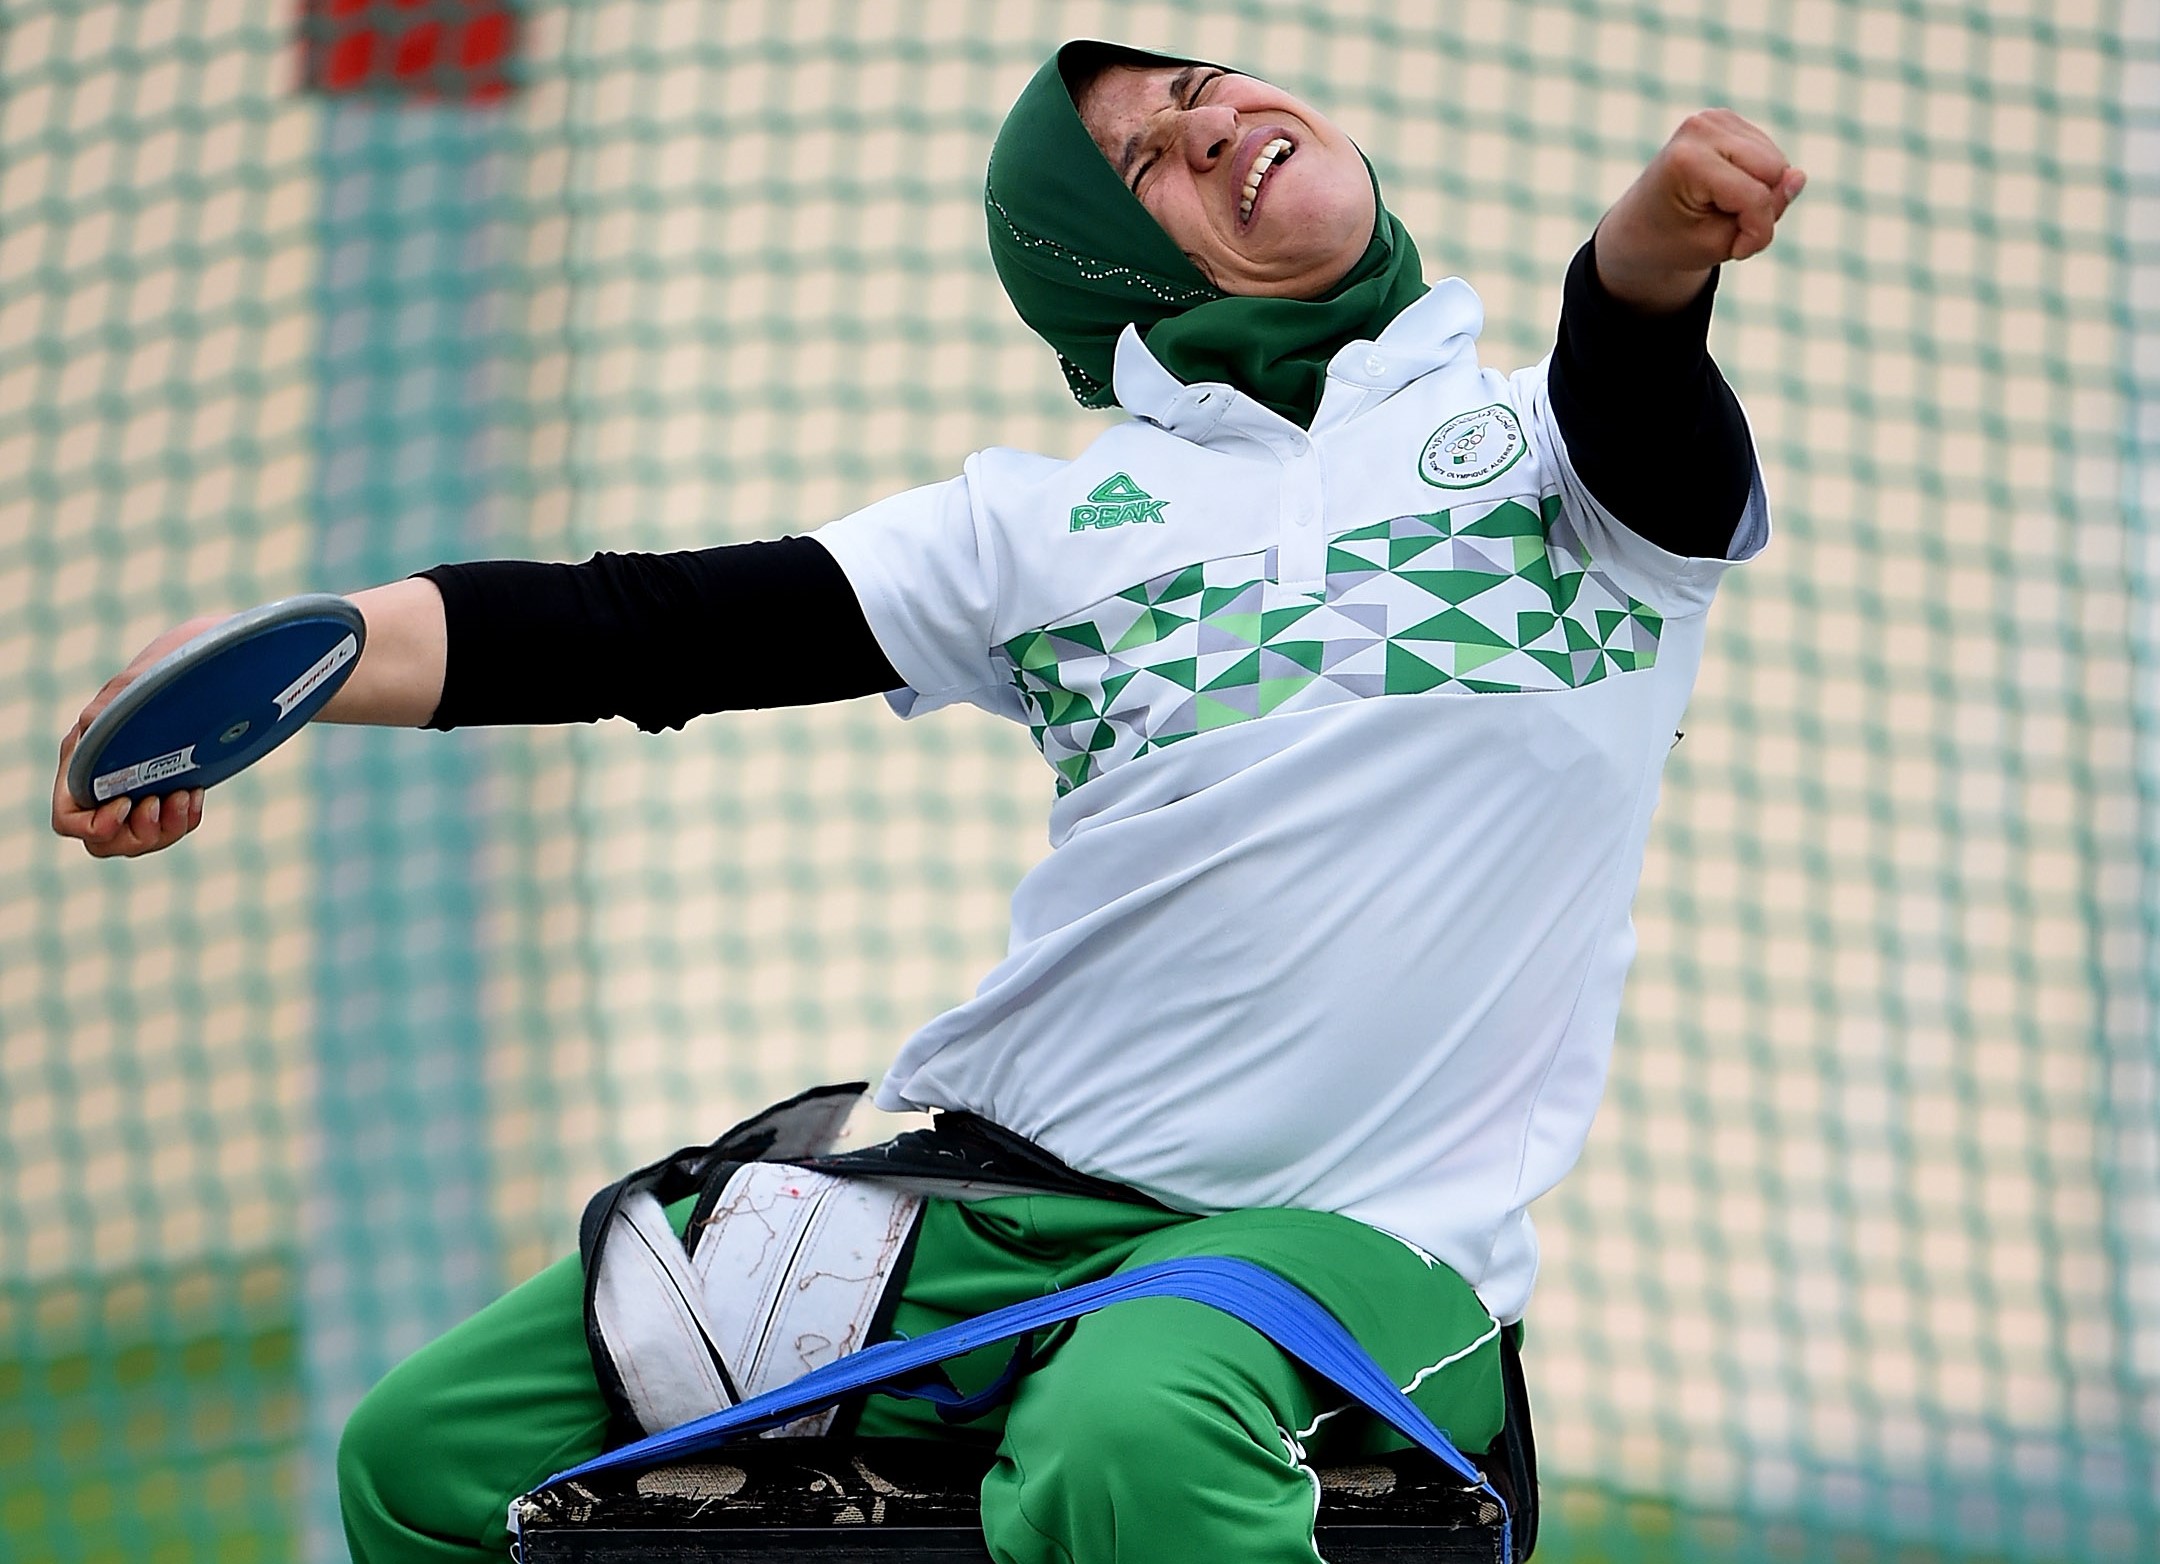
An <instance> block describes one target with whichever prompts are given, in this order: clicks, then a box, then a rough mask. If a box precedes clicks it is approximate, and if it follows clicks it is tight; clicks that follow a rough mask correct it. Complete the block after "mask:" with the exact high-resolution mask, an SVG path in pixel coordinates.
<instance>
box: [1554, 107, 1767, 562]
mask: <svg viewBox="0 0 2160 1564" xmlns="http://www.w3.org/2000/svg"><path fill="white" fill-rule="evenodd" d="M1804 183H1805V176H1804V175H1803V174H1802V173H1801V172H1800V171H1799V170H1798V169H1796V168H1793V167H1791V166H1790V165H1789V164H1788V163H1786V161H1785V158H1784V154H1783V153H1781V152H1779V151H1778V149H1777V147H1776V146H1775V144H1774V143H1772V142H1771V141H1770V138H1769V137H1767V136H1765V135H1764V134H1763V133H1762V132H1761V131H1760V130H1758V129H1756V127H1754V126H1753V125H1750V124H1749V123H1748V122H1747V121H1746V120H1744V119H1742V118H1740V116H1739V115H1737V114H1734V113H1732V112H1731V111H1730V110H1727V109H1711V110H1706V111H1704V112H1703V113H1701V114H1697V115H1693V116H1691V117H1690V118H1689V119H1688V120H1687V121H1686V122H1685V123H1684V124H1683V125H1682V126H1681V127H1680V129H1679V130H1678V131H1677V132H1675V134H1674V136H1673V138H1672V140H1671V141H1670V142H1668V143H1667V144H1666V146H1665V148H1664V149H1663V150H1662V151H1661V152H1659V153H1658V155H1657V157H1655V158H1654V159H1652V160H1651V163H1650V165H1649V167H1648V168H1646V169H1644V170H1643V173H1642V176H1641V177H1640V178H1638V179H1637V180H1636V181H1635V183H1634V184H1633V185H1632V186H1630V187H1629V189H1628V191H1627V193H1626V194H1624V195H1623V196H1621V198H1620V199H1619V200H1618V201H1617V202H1615V203H1614V204H1613V207H1612V210H1611V211H1609V212H1607V213H1606V214H1605V218H1604V220H1603V221H1602V222H1600V223H1599V224H1598V228H1597V232H1596V233H1595V234H1594V235H1593V236H1592V237H1591V239H1590V242H1588V243H1587V244H1585V245H1584V246H1583V247H1582V249H1581V250H1580V251H1579V252H1578V253H1577V254H1576V257H1575V261H1574V264H1573V265H1571V266H1570V267H1569V268H1568V275H1567V284H1566V287H1565V290H1564V292H1563V295H1562V304H1561V311H1560V332H1559V338H1558V340H1557V342H1556V343H1555V344H1554V347H1553V356H1552V365H1551V370H1550V374H1549V385H1550V389H1551V395H1552V407H1553V415H1554V417H1555V418H1556V419H1557V420H1558V421H1559V424H1560V431H1561V434H1562V436H1563V437H1564V438H1565V439H1566V441H1567V447H1568V455H1569V457H1570V459H1571V460H1572V461H1573V463H1574V465H1575V470H1576V473H1577V474H1578V475H1579V476H1580V477H1581V479H1582V481H1583V483H1584V485H1585V486H1586V487H1587V488H1588V489H1589V490H1590V492H1591V494H1592V495H1594V496H1595V497H1596V498H1597V500H1598V503H1599V504H1601V505H1603V506H1604V507H1605V508H1606V509H1607V510H1609V511H1611V512H1612V514H1613V515H1614V517H1616V518H1617V519H1618V520H1619V521H1620V522H1621V524H1622V525H1624V526H1626V527H1627V528H1628V529H1629V530H1630V531H1632V532H1634V533H1636V534H1637V535H1638V536H1640V537H1643V538H1646V539H1648V540H1649V541H1650V542H1652V543H1655V544H1657V545H1658V546H1659V547H1660V548H1663V549H1665V550H1667V551H1668V552H1670V553H1674V554H1680V555H1686V556H1694V557H1703V556H1709V557H1718V556H1722V555H1723V554H1724V553H1725V551H1726V549H1727V547H1728V546H1729V544H1730V543H1731V540H1732V535H1733V528H1734V524H1735V523H1736V522H1737V521H1738V520H1739V519H1740V516H1741V514H1742V512H1743V510H1744V509H1745V507H1746V504H1747V498H1748V493H1749V489H1750V486H1751V484H1752V483H1753V479H1754V472H1755V452H1754V448H1753V445H1752V444H1751V442H1750V441H1749V439H1748V432H1747V420H1746V418H1745V417H1744V416H1743V415H1742V414H1741V411H1740V404H1739V402H1738V401H1737V400H1736V399H1735V398H1734V396H1733V394H1732V390H1731V388H1730V387H1729V386H1727V385H1726V383H1725V379H1724V377H1723V376H1722V375H1721V374H1719V373H1718V368H1717V365H1716V364H1715V363H1714V362H1713V361H1712V360H1711V357H1710V351H1709V331H1710V309H1711V303H1712V301H1713V299H1714V298H1715V296H1716V292H1717V268H1718V267H1719V266H1720V265H1721V264H1723V263H1724V262H1725V261H1728V260H1744V259H1745V258H1746V257H1748V256H1750V255H1753V254H1755V253H1757V252H1758V251H1760V250H1761V249H1762V248H1763V247H1764V246H1765V245H1767V244H1768V243H1769V242H1770V236H1771V233H1772V231H1773V230H1774V229H1775V227H1776V224H1777V220H1778V218H1779V217H1781V216H1782V215H1783V214H1784V211H1785V208H1786V206H1787V205H1789V204H1790V202H1791V201H1792V199H1793V197H1794V196H1796V195H1798V194H1799V191H1800V187H1801V185H1802V184H1804ZM1645 451H1657V452H1662V453H1666V455H1668V456H1669V457H1670V458H1672V459H1670V460H1663V461H1656V462H1647V461H1644V460H1643V459H1642V454H1643V453H1644V452H1645Z"/></svg>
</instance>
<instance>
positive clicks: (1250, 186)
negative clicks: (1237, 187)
mask: <svg viewBox="0 0 2160 1564" xmlns="http://www.w3.org/2000/svg"><path fill="white" fill-rule="evenodd" d="M1289 150H1290V138H1289V137H1288V136H1277V137H1276V138H1275V139H1274V140H1273V141H1270V142H1269V143H1268V144H1267V145H1266V146H1264V147H1262V148H1261V149H1260V155H1259V156H1258V157H1256V158H1254V159H1253V160H1252V171H1251V172H1250V173H1248V174H1247V175H1246V176H1245V199H1244V200H1242V201H1240V202H1238V221H1239V222H1244V221H1246V220H1247V219H1248V218H1250V217H1251V216H1252V204H1253V202H1254V200H1256V199H1257V198H1258V197H1259V194H1260V181H1261V180H1263V179H1265V178H1267V171H1268V170H1269V169H1271V168H1273V167H1274V166H1275V160H1276V159H1277V158H1279V157H1281V156H1282V155H1283V154H1284V153H1285V152H1288V151H1289Z"/></svg>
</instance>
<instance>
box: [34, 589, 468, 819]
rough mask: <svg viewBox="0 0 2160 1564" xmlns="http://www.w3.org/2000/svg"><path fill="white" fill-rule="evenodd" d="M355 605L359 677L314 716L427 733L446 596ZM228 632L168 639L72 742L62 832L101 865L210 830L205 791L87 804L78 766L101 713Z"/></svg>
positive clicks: (184, 633)
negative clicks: (362, 630) (192, 649)
mask: <svg viewBox="0 0 2160 1564" xmlns="http://www.w3.org/2000/svg"><path fill="white" fill-rule="evenodd" d="M351 603H352V605H353V607H355V608H357V609H359V610H360V615H361V618H362V619H363V620H364V621H365V625H366V636H365V639H364V641H363V642H361V645H360V650H359V653H358V655H357V657H356V658H355V659H354V662H353V667H352V672H351V674H350V675H349V676H348V677H347V678H346V679H345V682H344V683H343V685H342V686H340V687H339V688H338V690H337V692H336V694H334V695H332V696H331V697H330V699H329V700H328V702H327V703H326V704H324V706H323V707H322V709H321V710H320V711H319V712H316V713H315V714H314V715H315V716H316V717H319V718H320V719H322V720H323V721H327V722H358V723H374V724H379V725H382V726H388V727H413V728H416V727H420V726H422V725H424V724H425V723H426V722H427V720H428V718H429V717H430V716H431V715H432V714H433V713H434V710H435V707H436V704H437V702H438V701H440V700H441V698H442V688H443V673H444V668H445V664H446V656H447V649H448V633H447V630H446V628H445V626H444V621H443V606H442V595H441V594H440V593H439V592H438V591H437V590H436V588H435V585H434V583H433V582H431V581H425V580H417V579H416V580H411V581H399V582H394V583H392V584H391V585H389V586H382V587H375V588H372V589H370V590H368V591H365V592H356V593H354V594H353V595H352V597H351ZM225 622H226V621H225V619H224V618H223V616H220V615H215V614H213V615H209V616H206V617H203V618H198V619H190V620H188V621H187V622H185V623H184V624H179V625H175V626H174V627H173V628H172V629H170V630H167V631H166V632H165V633H164V634H162V635H160V636H158V637H157V638H156V639H155V640H153V641H151V642H150V644H149V645H147V646H145V647H144V648H143V649H142V650H141V651H140V652H137V653H136V654H135V656H134V658H133V660H131V661H130V662H129V663H128V665H127V666H126V667H125V668H123V669H121V670H120V672H119V673H117V674H115V675H113V677H112V678H111V679H109V680H107V681H106V683H105V687H104V688H103V689H101V690H99V691H98V692H97V694H96V695H94V696H92V697H91V699H90V703H89V704H88V705H86V706H85V707H83V709H82V713H81V715H79V716H78V717H77V718H76V719H75V723H74V726H72V727H71V728H69V729H68V731H67V732H66V733H65V734H64V735H62V737H61V739H60V762H59V765H58V767H57V769H56V770H55V771H54V773H53V795H52V828H53V830H54V831H55V832H57V833H58V834H59V835H61V836H65V837H70V838H73V839H74V840H76V841H79V842H81V843H82V844H83V846H84V848H85V849H87V850H88V852H89V854H90V856H91V857H93V858H140V857H141V856H143V855H144V854H145V853H154V852H159V851H161V850H163V849H164V848H167V847H170V846H172V845H173V844H174V843H175V842H177V841H179V840H180V839H181V838H182V837H184V836H187V835H188V834H189V833H190V832H192V831H194V830H195V829H196V827H198V826H199V825H201V824H202V819H203V799H204V794H205V792H206V790H205V789H204V788H201V787H188V788H178V789H175V790H174V791H172V792H169V793H152V794H148V795H146V796H139V797H134V798H130V797H127V796H124V795H123V796H117V797H112V798H107V799H105V800H104V801H103V802H102V803H95V804H85V803H84V802H82V801H80V800H78V799H77V797H76V796H75V792H74V790H73V789H72V788H71V787H70V786H69V778H68V764H69V762H70V761H71V760H72V759H74V756H75V750H76V747H77V746H78V745H80V744H81V743H82V741H83V736H84V735H85V734H86V733H88V732H89V731H90V727H91V724H92V723H94V722H96V721H97V719H98V716H99V714H100V713H102V712H104V711H105V709H106V708H107V707H109V706H111V705H112V704H113V703H114V702H115V701H117V700H119V699H120V697H121V696H122V695H123V694H124V693H125V692H126V691H127V690H128V689H129V688H130V687H131V686H132V685H134V684H135V682H136V681H137V680H138V679H140V678H141V677H142V676H143V675H144V674H145V673H146V672H148V671H149V670H151V669H152V668H155V667H157V666H158V665H159V664H160V663H163V662H164V661H165V659H166V658H167V657H168V656H169V655H170V654H172V653H173V652H175V651H177V650H178V649H179V648H181V647H182V646H185V645H187V644H188V643H189V642H191V641H194V640H195V639H196V638H197V637H198V636H200V635H201V634H202V633H203V632H204V631H207V630H211V629H214V628H216V627H217V626H219V625H221V624H223V623H225Z"/></svg>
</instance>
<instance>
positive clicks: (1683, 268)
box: [1597, 109, 1807, 312]
mask: <svg viewBox="0 0 2160 1564" xmlns="http://www.w3.org/2000/svg"><path fill="white" fill-rule="evenodd" d="M1806 184H1807V175H1806V174H1804V173H1802V172H1801V171H1800V170H1799V169H1797V168H1795V167H1793V166H1792V164H1790V163H1788V162H1787V161H1786V160H1785V154H1784V153H1783V152H1780V151H1779V150H1778V145H1777V143H1776V142H1774V141H1772V140H1771V139H1770V138H1769V136H1767V135H1766V134H1764V132H1763V131H1762V130H1761V128H1760V127H1758V126H1756V125H1753V124H1751V123H1750V122H1748V121H1747V120H1745V119H1743V118H1741V117H1740V116H1739V115H1738V114H1735V113H1734V112H1733V111H1732V110H1731V109H1703V110H1702V111H1700V112H1699V113H1695V114H1690V115H1689V116H1688V117H1687V118H1686V119H1685V120H1683V121H1682V122H1681V124H1680V128H1679V129H1678V130H1676V131H1674V132H1673V136H1672V139H1671V140H1670V141H1668V142H1666V143H1665V145H1664V147H1663V149H1662V150H1660V151H1659V153H1658V155H1657V156H1656V157H1654V158H1652V159H1651V160H1650V166H1649V167H1648V168H1645V169H1644V170H1643V171H1642V174H1641V176H1640V177H1638V178H1637V179H1636V181H1635V183H1634V184H1632V185H1630V186H1629V187H1628V189H1627V193H1626V194H1625V195H1623V196H1621V197H1620V199H1619V200H1618V201H1616V202H1614V203H1613V207H1612V210H1611V211H1609V212H1607V213H1606V214H1605V219H1604V221H1603V222H1601V223H1599V224H1598V230H1597V270H1598V280H1599V281H1600V282H1602V283H1604V284H1605V289H1606V291H1607V292H1608V293H1610V294H1612V295H1613V297H1615V298H1617V299H1620V300H1623V301H1624V302H1626V303H1628V304H1632V305H1634V306H1635V307H1636V308H1637V309H1642V310H1649V311H1653V312H1655V311H1662V310H1676V309H1679V308H1681V307H1682V306H1683V305H1685V304H1687V303H1688V302H1689V301H1690V300H1691V299H1693V298H1694V297H1695V296H1696V295H1697V294H1698V293H1700V292H1701V291H1702V287H1703V284H1704V283H1705V282H1707V281H1708V280H1709V277H1710V272H1711V269H1712V268H1713V267H1716V266H1720V265H1722V264H1724V263H1725V262H1726V261H1744V260H1746V259H1747V258H1748V257H1749V256H1751V255H1755V254H1757V253H1759V252H1760V251H1761V250H1763V249H1764V248H1765V247H1766V246H1768V244H1769V243H1770V240H1771V239H1772V237H1773V236H1774V235H1775V234H1776V232H1777V225H1778V219H1780V218H1781V217H1783V216H1784V215H1785V208H1786V207H1788V206H1790V205H1791V204H1792V201H1793V199H1794V197H1796V196H1798V195H1799V194H1800V191H1801V189H1802V187H1804V186H1805V185H1806Z"/></svg>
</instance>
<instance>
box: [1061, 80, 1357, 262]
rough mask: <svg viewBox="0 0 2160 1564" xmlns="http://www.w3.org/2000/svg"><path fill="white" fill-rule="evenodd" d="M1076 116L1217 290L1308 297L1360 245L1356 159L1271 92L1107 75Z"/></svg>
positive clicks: (1250, 83)
mask: <svg viewBox="0 0 2160 1564" xmlns="http://www.w3.org/2000/svg"><path fill="white" fill-rule="evenodd" d="M1079 109H1080V118H1081V121H1082V122H1083V123H1084V124H1085V125H1086V126H1087V128H1088V134H1089V135H1091V136H1093V137H1094V138H1095V144H1096V145H1097V146H1099V147H1101V148H1102V150H1103V156H1105V157H1107V158H1108V159H1109V160H1110V166H1111V167H1112V168H1114V169H1116V170H1117V172H1118V174H1119V176H1120V177H1121V178H1122V179H1124V181H1125V183H1126V184H1127V185H1128V186H1129V187H1130V188H1131V189H1132V191H1133V193H1134V194H1135V195H1137V196H1139V198H1140V203H1141V205H1143V206H1145V207H1146V208H1147V209H1148V211H1149V212H1150V213H1151V214H1153V216H1154V218H1155V221H1156V222H1158V223H1160V224H1161V225H1162V227H1163V231H1164V232H1165V233H1167V234H1169V235H1170V237H1171V238H1172V239H1173V240H1175V241H1176V242H1177V245H1178V248H1180V249H1181V250H1183V251H1184V252H1185V254H1186V255H1187V256H1188V257H1189V258H1190V259H1191V261H1192V263H1193V265H1195V266H1196V267H1198V268H1199V269H1200V272H1201V274H1202V275H1203V276H1205V277H1206V278H1207V279H1208V280H1209V281H1210V282H1212V283H1214V284H1215V286H1216V287H1218V288H1220V289H1222V291H1223V292H1225V293H1245V294H1265V295H1270V296H1273V297H1278V298H1293V299H1310V298H1317V297H1318V296H1319V295H1321V294H1322V293H1325V292H1326V291H1327V290H1328V289H1329V288H1330V287H1332V286H1333V285H1334V284H1335V283H1336V282H1338V281H1340V280H1341V278H1342V276H1343V274H1344V273H1346V272H1347V271H1349V270H1350V268H1351V267H1352V266H1354V265H1355V264H1356V263H1357V260H1358V257H1359V256H1361V255H1363V254H1364V253H1365V247H1366V246H1367V245H1368V244H1369V243H1371V242H1372V235H1373V219H1374V216H1375V213H1374V209H1373V187H1372V179H1371V176H1369V175H1368V174H1367V173H1366V171H1365V160H1364V159H1363V158H1362V157H1360V156H1359V155H1358V150H1357V148H1356V147H1355V146H1353V145H1352V144H1351V141H1350V138H1349V137H1348V136H1346V135H1344V134H1343V133H1342V131H1340V130H1339V129H1337V128H1336V126H1335V124H1334V122H1333V121H1331V120H1330V119H1328V117H1327V116H1326V115H1324V114H1322V113H1321V112H1320V111H1319V110H1318V109H1316V108H1314V107H1313V106H1312V105H1311V104H1309V103H1305V102H1303V101H1301V100H1300V99H1298V98H1296V97H1294V96H1292V95H1291V94H1289V93H1287V92H1285V91H1283V90H1282V89H1281V88H1280V87H1275V86H1271V85H1269V84H1268V83H1267V82H1264V81H1260V80H1258V79H1256V78H1254V77H1251V76H1239V75H1236V74H1234V73H1232V72H1229V71H1225V70H1221V69H1218V68H1217V67H1215V66H1212V65H1147V66H1142V65H1114V66H1112V67H1110V68H1109V69H1108V70H1106V71H1103V72H1102V73H1101V74H1100V75H1098V76H1096V77H1095V79H1094V80H1093V81H1092V82H1090V83H1088V84H1087V85H1086V86H1085V87H1084V88H1083V89H1082V91H1081V93H1080V98H1079Z"/></svg>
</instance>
